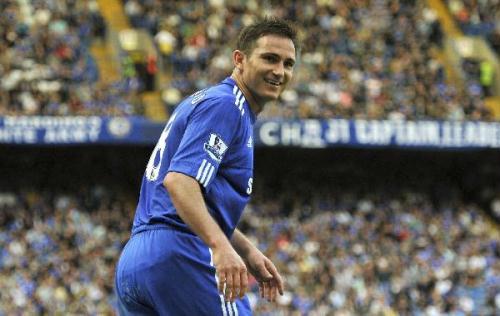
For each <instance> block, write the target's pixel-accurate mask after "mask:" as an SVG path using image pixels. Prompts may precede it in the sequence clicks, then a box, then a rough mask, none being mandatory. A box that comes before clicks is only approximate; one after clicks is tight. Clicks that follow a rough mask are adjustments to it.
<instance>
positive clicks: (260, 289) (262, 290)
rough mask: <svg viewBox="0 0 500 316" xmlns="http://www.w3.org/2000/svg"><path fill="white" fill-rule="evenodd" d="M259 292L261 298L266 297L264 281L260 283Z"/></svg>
mask: <svg viewBox="0 0 500 316" xmlns="http://www.w3.org/2000/svg"><path fill="white" fill-rule="evenodd" d="M259 294H260V297H261V298H264V284H263V283H262V282H260V283H259Z"/></svg>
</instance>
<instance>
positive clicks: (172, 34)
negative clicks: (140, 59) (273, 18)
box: [125, 0, 491, 120]
mask: <svg viewBox="0 0 500 316" xmlns="http://www.w3.org/2000/svg"><path fill="white" fill-rule="evenodd" d="M274 4H275V3H274V2H272V1H271V2H261V1H251V2H250V3H249V4H247V5H244V4H243V3H240V2H237V1H235V2H231V1H230V2H228V3H227V4H225V5H224V8H222V5H223V2H220V1H209V2H197V3H191V4H188V3H182V2H163V3H162V2H161V1H146V2H142V1H141V2H139V1H135V0H129V1H125V12H126V13H127V14H128V16H129V18H130V20H131V23H132V25H134V26H135V27H138V28H145V29H147V30H148V31H149V32H150V34H151V35H152V36H155V38H157V40H159V41H163V42H164V43H163V44H161V45H163V48H160V53H162V54H163V59H164V61H165V64H167V66H168V68H169V69H170V67H171V68H172V81H171V82H170V86H168V87H167V88H166V90H167V91H169V94H168V95H169V96H171V99H170V100H168V99H167V103H170V106H173V105H175V103H176V101H177V100H178V99H179V98H180V97H182V96H185V95H187V94H190V93H192V91H195V90H198V89H201V88H203V87H205V86H206V85H207V84H209V83H211V82H214V81H218V80H219V79H220V78H222V77H223V76H224V75H226V74H227V73H228V72H229V71H230V70H231V67H232V64H231V61H230V60H229V57H228V56H229V54H228V52H229V51H230V49H231V44H232V43H230V42H229V40H228V39H229V38H231V37H232V36H233V35H234V33H235V32H236V30H237V29H238V27H239V26H240V25H242V24H245V23H248V21H250V20H252V19H254V18H255V17H257V16H259V15H263V14H274V15H278V16H281V17H285V18H289V19H291V20H294V21H297V24H298V25H300V26H302V27H303V31H304V33H303V42H304V43H303V47H302V60H301V64H300V65H299V67H298V68H297V69H298V73H297V75H296V77H297V79H296V85H295V87H294V89H293V90H290V91H289V92H288V93H286V94H285V95H284V96H283V100H282V102H280V103H279V104H276V105H273V106H270V107H268V109H267V110H266V111H265V113H263V116H264V117H269V118H276V117H281V118H282V117H285V118H296V117H299V118H317V117H322V118H325V117H348V118H353V117H357V118H371V119H373V118H375V119H377V118H403V119H424V118H443V119H459V120H460V119H465V118H472V119H483V120H484V119H491V115H490V113H489V111H488V109H487V108H486V107H485V106H484V103H483V100H482V99H483V95H482V92H481V91H480V92H479V94H478V93H470V92H469V91H465V92H462V91H460V87H458V86H456V85H455V84H453V83H451V82H449V81H447V80H446V79H447V78H446V76H445V73H444V65H443V63H442V61H440V60H439V59H438V58H437V56H436V54H435V48H436V47H437V48H438V47H440V46H441V45H442V31H441V27H440V23H439V21H438V19H437V17H436V14H435V13H434V11H432V10H430V9H429V8H428V7H426V6H425V5H424V4H423V3H422V2H415V3H414V2H405V1H402V2H398V1H396V2H393V3H392V4H391V2H386V1H375V2H367V1H357V2H348V3H344V2H331V3H330V2H328V1H326V2H322V1H318V2H310V1H285V3H284V5H283V6H274ZM285 8H286V9H285ZM158 12H160V14H159V13H158ZM373 17H376V18H373ZM391 30H397V31H396V32H393V31H391ZM307 34H317V36H308V35H307Z"/></svg>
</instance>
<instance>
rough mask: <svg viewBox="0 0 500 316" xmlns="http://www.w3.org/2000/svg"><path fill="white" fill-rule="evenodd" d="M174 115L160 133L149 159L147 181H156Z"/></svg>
mask: <svg viewBox="0 0 500 316" xmlns="http://www.w3.org/2000/svg"><path fill="white" fill-rule="evenodd" d="M176 115H177V113H174V114H173V115H172V116H171V117H170V119H169V120H168V123H167V126H165V129H164V130H163V132H162V133H161V136H160V139H159V140H158V143H157V144H156V146H155V149H154V150H153V153H152V154H151V157H149V161H148V166H147V167H146V179H148V180H149V181H155V180H156V179H158V175H159V173H160V166H161V161H162V158H163V151H164V150H165V146H166V145H167V137H168V134H169V133H170V128H172V123H173V122H174V119H175V116H176Z"/></svg>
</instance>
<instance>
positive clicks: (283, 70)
mask: <svg viewBox="0 0 500 316" xmlns="http://www.w3.org/2000/svg"><path fill="white" fill-rule="evenodd" d="M294 65H295V46H294V45H293V42H292V40H290V39H289V38H286V37H280V36H276V35H266V36H262V37H260V38H259V39H258V40H257V41H256V43H255V47H254V49H253V50H252V51H251V53H250V55H246V54H243V57H242V60H241V64H240V65H239V66H240V68H239V69H240V74H241V79H242V81H243V84H245V86H246V88H247V89H248V90H249V92H250V93H251V94H252V96H253V97H254V99H255V101H257V102H258V103H259V104H261V105H263V104H264V103H265V102H267V101H272V100H276V99H278V97H279V95H280V94H281V93H282V92H283V90H285V88H286V86H287V84H288V83H289V82H290V80H291V79H292V75H293V67H294Z"/></svg>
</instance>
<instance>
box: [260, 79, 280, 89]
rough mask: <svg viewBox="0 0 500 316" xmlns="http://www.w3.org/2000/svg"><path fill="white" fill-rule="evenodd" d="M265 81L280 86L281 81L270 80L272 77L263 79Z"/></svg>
mask: <svg viewBox="0 0 500 316" xmlns="http://www.w3.org/2000/svg"><path fill="white" fill-rule="evenodd" d="M264 81H265V82H267V83H269V84H270V85H273V86H275V87H279V86H281V82H279V81H277V80H272V79H264Z"/></svg>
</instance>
